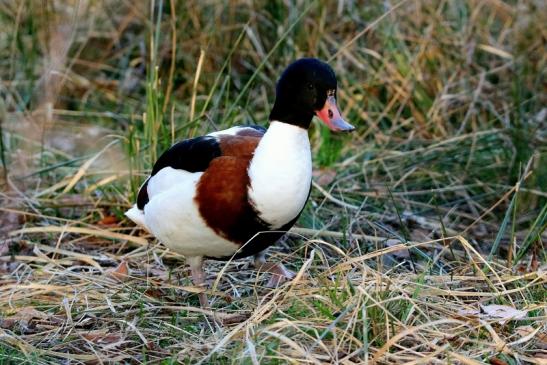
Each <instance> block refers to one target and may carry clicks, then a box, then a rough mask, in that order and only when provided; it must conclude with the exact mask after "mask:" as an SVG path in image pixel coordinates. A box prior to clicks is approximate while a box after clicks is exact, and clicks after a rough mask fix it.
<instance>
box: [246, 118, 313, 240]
mask: <svg viewBox="0 0 547 365" xmlns="http://www.w3.org/2000/svg"><path fill="white" fill-rule="evenodd" d="M248 172H249V178H250V185H251V186H250V188H249V197H250V198H251V202H252V203H253V204H254V206H255V208H256V210H257V211H258V213H259V216H260V218H261V219H262V220H264V221H265V222H266V223H269V224H270V225H271V226H272V229H276V228H279V227H281V226H283V225H284V224H286V223H288V222H290V221H291V220H292V219H293V218H295V217H296V216H297V215H298V213H300V211H301V210H302V208H304V205H305V204H306V200H307V198H308V193H309V191H310V185H311V173H312V163H311V151H310V141H309V139H308V131H307V130H305V129H303V128H300V127H297V126H295V125H292V124H287V123H282V122H277V121H272V122H271V123H270V127H269V128H268V130H267V131H266V133H265V134H264V137H262V139H261V140H260V143H259V144H258V146H257V148H256V150H255V153H254V157H253V159H252V161H251V164H250V166H249V171H248Z"/></svg>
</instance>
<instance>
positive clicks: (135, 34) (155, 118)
mask: <svg viewBox="0 0 547 365" xmlns="http://www.w3.org/2000/svg"><path fill="white" fill-rule="evenodd" d="M291 4H292V3H291ZM40 5H41V6H36V4H35V2H31V1H20V2H9V1H8V2H6V1H5V2H0V25H2V28H3V29H5V30H6V31H4V32H3V33H2V34H1V35H0V49H1V51H2V52H3V54H4V55H6V57H4V58H3V59H2V60H0V64H1V67H0V133H1V135H2V138H0V141H1V142H2V143H1V144H0V154H1V155H0V157H1V160H0V161H1V162H2V163H1V166H2V170H1V171H2V172H3V177H2V178H1V180H0V189H1V190H0V202H1V206H0V288H1V290H0V364H4V363H5V364H22V363H33V364H34V363H37V364H58V363H66V364H73V363H93V364H96V363H101V364H103V363H163V364H170V363H179V362H180V363H202V364H208V363H210V364H219V363H220V364H228V363H230V364H232V363H233V364H242V363H243V364H253V365H254V364H270V363H272V364H277V363H313V364H317V363H319V364H327V363H340V364H362V363H366V364H393V363H408V364H419V363H421V364H435V363H443V364H444V363H450V364H479V363H491V364H496V365H503V364H527V363H534V364H543V363H545V362H546V361H547V352H546V351H547V338H546V336H545V332H546V330H547V321H546V319H547V307H546V302H547V301H546V296H545V293H546V286H547V277H546V275H547V274H546V271H545V269H546V266H545V263H546V255H545V249H544V242H545V239H546V237H547V236H546V234H545V226H546V216H547V204H546V201H547V193H546V192H545V186H547V169H546V168H545V166H546V165H547V153H546V149H545V146H546V144H545V139H546V135H545V131H546V130H547V128H546V127H547V126H546V121H545V119H546V114H547V112H546V110H547V109H545V105H546V99H547V98H546V94H545V69H546V68H545V63H546V56H545V55H546V54H547V53H546V52H545V48H546V47H545V44H546V39H547V35H546V33H545V27H544V26H543V25H542V24H545V23H547V11H546V10H547V9H545V4H544V2H543V1H534V0H516V1H513V2H502V1H499V0H488V1H474V0H468V1H460V2H450V1H410V0H403V1H401V2H397V3H391V2H389V1H388V2H357V1H338V2H328V3H327V2H321V1H315V2H314V1H311V2H308V1H302V2H295V3H294V4H292V5H291V6H288V5H287V4H286V3H284V2H274V1H271V2H270V1H268V2H264V3H263V4H258V3H248V2H231V3H230V6H227V5H225V4H221V3H219V2H206V1H204V2H194V1H175V0H170V1H161V0H156V1H152V2H151V3H147V4H144V3H143V5H131V4H130V2H119V1H108V0H107V1H100V2H99V1H83V0H82V1H77V0H74V1H64V2H62V1H53V0H50V1H43V2H42V3H40ZM305 55H307V56H309V55H312V56H316V57H320V58H323V59H327V60H329V62H330V63H331V65H333V67H334V68H335V70H336V72H337V75H338V78H339V84H340V85H339V87H340V91H339V93H340V104H341V106H342V108H343V113H344V114H345V115H346V116H347V117H348V119H349V120H351V121H352V123H353V124H356V125H357V126H358V131H357V132H356V133H354V134H353V135H352V136H336V135H331V134H330V133H329V132H328V131H327V130H325V129H324V128H322V127H321V126H319V125H314V127H313V128H312V130H311V132H310V136H311V138H312V143H313V146H314V163H315V165H316V166H315V167H316V171H317V175H316V176H315V182H314V187H315V188H314V190H313V193H312V196H311V198H310V202H309V203H308V205H307V208H306V210H305V211H304V214H303V215H302V217H301V219H300V221H299V223H298V228H296V229H294V230H293V232H292V233H291V234H290V235H289V237H288V238H287V239H285V240H283V241H282V242H280V243H279V244H278V245H277V246H276V247H275V248H274V249H272V250H270V251H271V258H272V259H277V260H282V261H283V262H284V263H285V264H286V265H287V266H289V267H290V268H292V269H293V270H295V271H297V272H298V275H297V277H296V279H295V280H293V281H292V282H290V283H286V284H284V285H283V286H282V287H280V288H277V289H269V288H265V287H264V283H265V282H266V279H267V278H266V277H265V275H263V274H262V273H257V272H255V271H254V270H253V269H252V268H251V266H250V262H249V261H248V260H240V261H237V262H229V263H227V264H224V263H218V262H211V263H209V264H208V265H207V271H208V279H209V281H210V286H209V288H208V291H209V293H210V297H211V298H213V311H214V312H215V315H217V316H219V317H222V319H223V320H224V321H225V322H228V319H231V320H232V323H225V324H224V325H219V324H218V323H217V322H215V321H213V320H211V319H210V318H211V314H212V313H210V312H209V311H205V310H202V309H201V308H199V304H198V300H197V296H196V295H195V293H197V292H198V291H199V290H202V289H199V288H195V287H193V286H192V285H191V282H190V281H189V279H188V275H187V270H186V268H185V265H184V259H183V258H182V257H180V256H178V255H176V254H174V253H172V252H169V251H167V250H166V249H165V248H164V247H162V246H161V245H160V244H159V243H158V242H157V241H155V240H154V239H153V238H152V237H149V236H147V235H146V234H145V233H144V232H141V231H139V230H138V229H136V228H135V227H133V225H132V224H130V223H129V222H128V221H126V220H125V219H124V217H123V211H124V210H125V209H126V208H127V207H129V206H130V204H131V202H132V201H133V200H134V193H135V190H136V188H138V185H139V184H140V182H141V180H142V177H143V176H144V175H145V174H146V172H147V171H148V169H149V168H150V166H151V163H152V162H153V160H154V159H155V157H156V156H157V155H158V153H161V151H162V150H163V149H164V148H165V147H166V146H169V145H170V144H171V143H172V141H173V140H175V139H178V138H185V137H187V136H191V135H196V134H201V133H204V132H206V131H210V130H212V129H217V128H223V127H225V126H229V125H232V124H240V123H258V124H264V123H265V121H266V119H267V113H268V111H269V108H270V105H271V104H270V103H271V102H272V100H273V89H274V85H275V80H276V77H277V75H278V74H279V72H280V71H281V70H282V69H283V68H284V67H285V65H286V64H288V63H289V62H290V61H291V60H293V59H295V58H298V57H301V56H305ZM221 272H222V275H219V273H221Z"/></svg>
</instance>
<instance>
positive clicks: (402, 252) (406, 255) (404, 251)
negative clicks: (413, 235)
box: [384, 238, 410, 259]
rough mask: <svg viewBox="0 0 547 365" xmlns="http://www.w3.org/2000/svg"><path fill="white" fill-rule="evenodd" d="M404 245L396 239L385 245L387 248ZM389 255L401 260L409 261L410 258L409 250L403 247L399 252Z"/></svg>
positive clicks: (388, 241) (386, 242) (389, 240)
mask: <svg viewBox="0 0 547 365" xmlns="http://www.w3.org/2000/svg"><path fill="white" fill-rule="evenodd" d="M402 244H403V243H402V242H401V241H400V240H397V239H394V238H390V239H388V240H386V241H385V242H384V245H386V247H394V246H399V245H402ZM389 254H390V255H392V256H394V257H397V258H400V259H407V258H409V257H410V252H409V251H408V248H403V247H401V248H400V249H399V250H397V251H393V252H390V253H389Z"/></svg>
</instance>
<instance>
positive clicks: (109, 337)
mask: <svg viewBox="0 0 547 365" xmlns="http://www.w3.org/2000/svg"><path fill="white" fill-rule="evenodd" d="M80 335H81V336H82V337H83V338H85V339H86V340H88V341H91V342H93V343H96V344H102V345H106V344H112V343H116V342H120V341H121V340H122V338H123V336H122V335H121V334H120V333H112V332H110V331H108V330H94V331H89V332H86V333H80Z"/></svg>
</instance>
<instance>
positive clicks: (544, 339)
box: [515, 326, 547, 350]
mask: <svg viewBox="0 0 547 365" xmlns="http://www.w3.org/2000/svg"><path fill="white" fill-rule="evenodd" d="M534 331H536V329H534V327H532V326H519V327H517V328H516V329H515V333H516V334H518V335H519V336H520V337H526V336H529V335H531V334H532V333H534ZM534 340H535V347H537V348H539V349H542V350H547V333H544V332H538V333H536V335H535V336H534Z"/></svg>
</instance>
